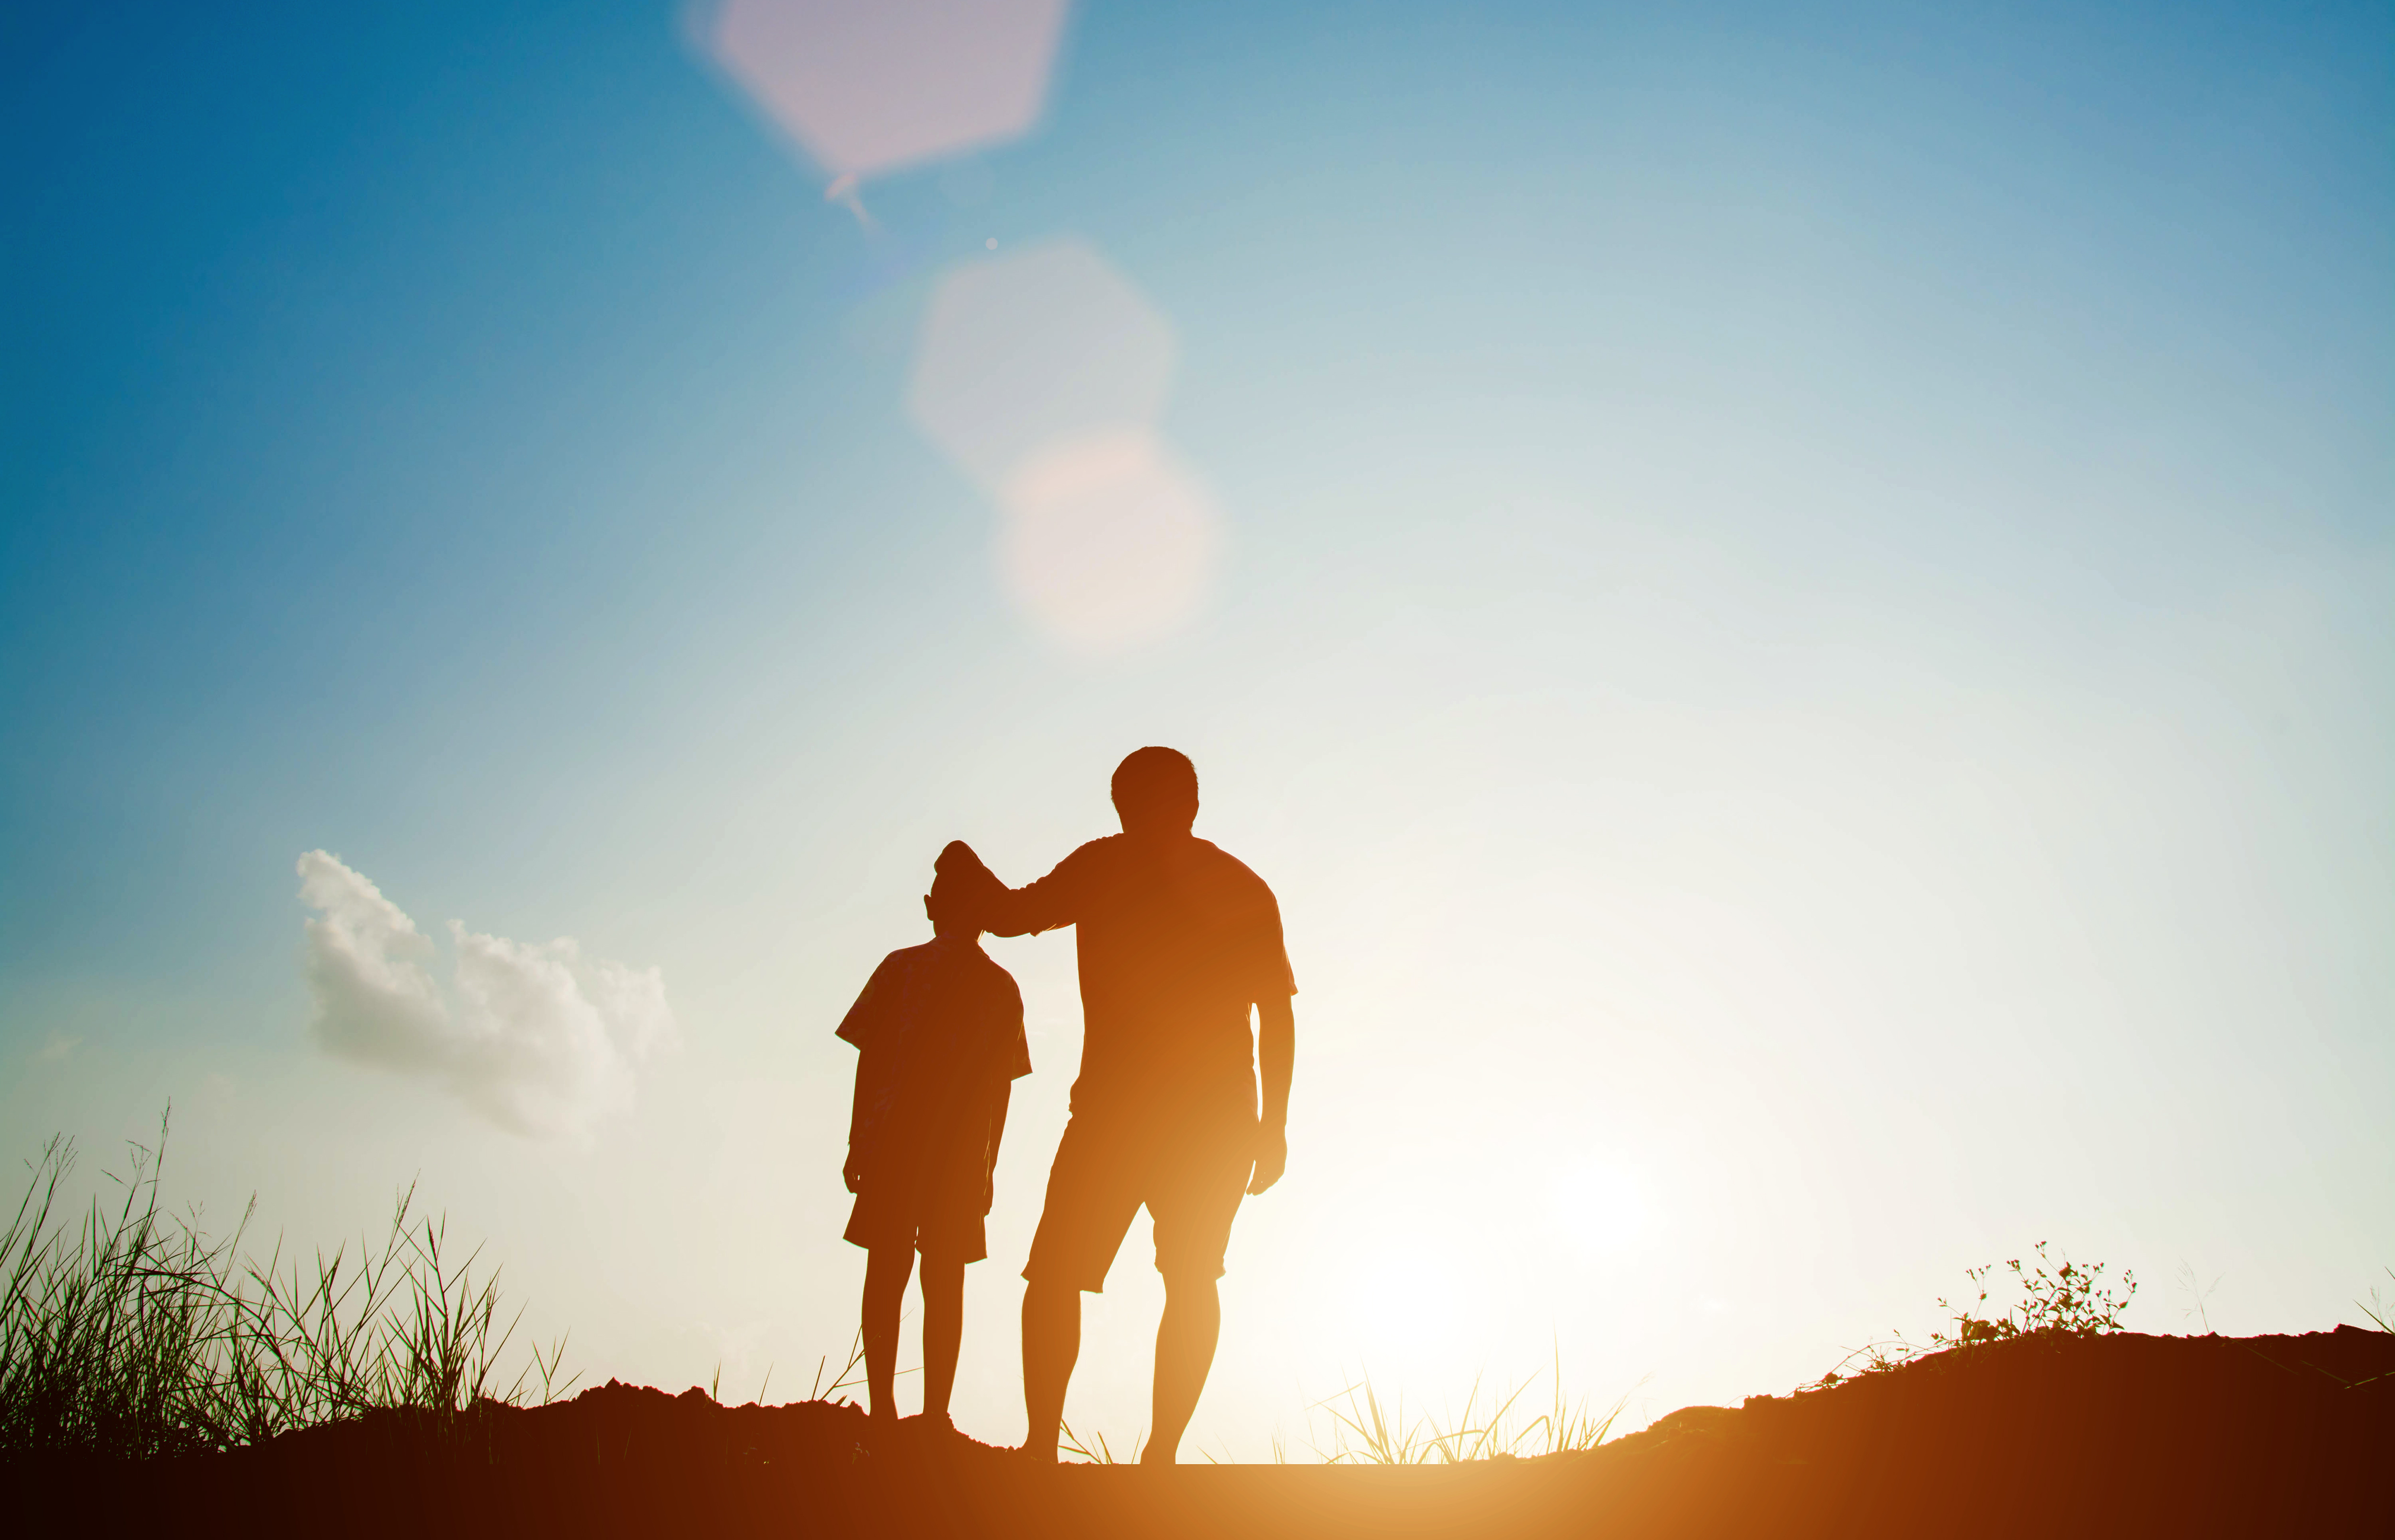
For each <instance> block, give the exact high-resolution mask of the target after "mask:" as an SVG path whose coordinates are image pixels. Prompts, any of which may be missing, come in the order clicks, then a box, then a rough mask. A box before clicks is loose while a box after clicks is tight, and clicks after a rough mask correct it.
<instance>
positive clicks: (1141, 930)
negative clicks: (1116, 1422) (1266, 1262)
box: [959, 748, 1297, 1465]
mask: <svg viewBox="0 0 2395 1540" xmlns="http://www.w3.org/2000/svg"><path fill="white" fill-rule="evenodd" d="M1114 803H1115V811H1116V813H1117V814H1118V816H1120V817H1121V819H1122V828H1123V831H1122V832H1121V833H1120V834H1116V835H1109V836H1107V837H1106V838H1105V839H1101V840H1092V841H1091V842H1090V843H1088V844H1085V845H1083V846H1081V847H1080V848H1079V849H1078V850H1076V851H1074V852H1073V853H1072V854H1071V855H1070V856H1065V859H1064V860H1063V861H1061V862H1059V863H1058V864H1057V867H1056V870H1053V871H1052V872H1050V873H1049V874H1048V875H1047V876H1045V877H1042V878H1041V879H1039V881H1038V882H1036V883H1032V884H1031V885H1030V886H1029V887H1025V888H1018V889H1012V890H1010V889H1008V888H1006V887H1005V886H1004V885H1003V884H1001V883H999V882H998V880H997V879H996V878H995V877H983V878H981V879H980V880H979V884H978V892H977V893H976V894H975V896H973V898H972V899H970V900H969V901H970V902H972V903H973V904H974V905H975V906H976V909H977V914H976V918H978V920H979V921H980V923H981V924H982V927H983V928H984V929H986V930H988V931H991V932H993V933H995V934H997V935H999V936H1023V935H1027V934H1031V933H1035V932H1039V931H1046V930H1054V929H1056V928H1057V927H1059V926H1063V925H1074V926H1077V927H1078V952H1079V963H1080V974H1081V1021H1082V1039H1081V1073H1080V1076H1079V1078H1078V1079H1077V1080H1076V1081H1074V1082H1073V1100H1072V1118H1071V1120H1070V1122H1067V1124H1066V1125H1065V1137H1064V1140H1063V1142H1062V1143H1060V1144H1059V1145H1058V1146H1057V1148H1056V1161H1055V1164H1054V1165H1053V1166H1052V1168H1051V1169H1050V1171H1049V1175H1048V1198H1047V1203H1046V1206H1045V1207H1044V1208H1043V1209H1042V1210H1041V1212H1040V1215H1039V1231H1038V1233H1037V1234H1036V1235H1035V1236H1034V1237H1033V1239H1032V1242H1031V1259H1030V1262H1029V1264H1028V1265H1027V1266H1026V1267H1025V1268H1024V1269H1023V1276H1024V1278H1025V1281H1026V1282H1027V1284H1028V1287H1027V1288H1025V1291H1024V1294H1023V1404H1024V1411H1025V1415H1026V1417H1027V1418H1028V1421H1029V1424H1030V1430H1029V1433H1028V1436H1027V1437H1026V1438H1025V1440H1024V1450H1025V1453H1026V1454H1030V1455H1032V1456H1034V1457H1036V1458H1038V1459H1040V1460H1045V1461H1052V1460H1054V1459H1055V1457H1056V1439H1057V1430H1058V1427H1059V1424H1060V1423H1061V1422H1062V1420H1063V1416H1064V1411H1065V1385H1066V1384H1067V1383H1068V1382H1069V1381H1070V1380H1071V1378H1072V1375H1073V1364H1074V1361H1076V1360H1077V1359H1078V1358H1079V1356H1080V1351H1081V1295H1082V1294H1084V1293H1087V1294H1096V1293H1098V1292H1100V1291H1101V1290H1102V1289H1103V1288H1104V1287H1105V1280H1106V1271H1107V1269H1108V1268H1110V1267H1111V1266H1112V1265H1113V1263H1114V1257H1115V1253H1116V1251H1117V1250H1118V1249H1119V1248H1120V1247H1121V1245H1122V1239H1123V1235H1124V1233H1125V1232H1126V1231H1128V1230H1129V1229H1130V1228H1131V1220H1132V1219H1133V1218H1134V1217H1135V1216H1136V1215H1138V1213H1139V1209H1140V1206H1141V1205H1142V1204H1143V1203H1144V1204H1145V1205H1146V1207H1147V1211H1148V1213H1149V1215H1151V1216H1152V1217H1153V1218H1154V1220H1155V1223H1156V1270H1157V1271H1158V1272H1159V1273H1161V1274H1163V1275H1164V1319H1163V1320H1162V1321H1159V1322H1158V1325H1157V1330H1156V1383H1155V1389H1154V1393H1153V1394H1154V1413H1153V1417H1152V1421H1151V1425H1150V1432H1149V1436H1148V1442H1147V1447H1146V1449H1145V1452H1143V1454H1141V1456H1140V1458H1141V1461H1142V1463H1143V1464H1153V1465H1171V1464H1172V1463H1173V1461H1174V1458H1175V1456H1176V1455H1177V1454H1179V1452H1180V1448H1181V1436H1182V1434H1183V1433H1184V1432H1185V1431H1186V1430H1187V1428H1188V1427H1189V1418H1190V1414H1192V1413H1194V1412H1196V1411H1197V1409H1198V1393H1199V1392H1200V1391H1202V1390H1203V1389H1205V1387H1206V1374H1207V1371H1208V1370H1210V1369H1211V1368H1212V1367H1213V1362H1214V1344H1215V1339H1216V1338H1217V1336H1218V1335H1219V1334H1221V1331H1222V1324H1223V1309H1222V1302H1221V1300H1220V1298H1219V1296H1218V1295H1217V1294H1216V1292H1215V1281H1217V1280H1218V1279H1220V1278H1221V1277H1222V1276H1223V1252H1224V1247H1225V1245H1227V1244H1228V1242H1229V1241H1230V1237H1231V1221H1232V1219H1233V1218H1234V1217H1235V1216H1236V1215H1237V1213H1238V1208H1239V1199H1240V1197H1241V1195H1242V1194H1244V1193H1253V1192H1262V1191H1264V1189H1265V1188H1269V1187H1271V1186H1272V1185H1273V1184H1274V1183H1275V1182H1277V1181H1278V1180H1280V1176H1281V1172H1282V1169H1283V1168H1284V1167H1285V1166H1286V1165H1287V1164H1288V1163H1289V1139H1288V1134H1287V1127H1288V1122H1289V1085H1290V1071H1291V1068H1292V1066H1293V1065H1294V1063H1295V1060H1296V1054H1297V1018H1296V1015H1295V1013H1294V1012H1293V1011H1292V1010H1291V1009H1290V996H1291V995H1293V994H1295V993H1296V992H1297V985H1296V983H1295V982H1294V981H1293V979H1292V978H1291V976H1290V967H1289V955H1288V953H1287V951H1286V950H1285V949H1283V947H1282V944H1281V928H1280V906H1279V905H1278V904H1277V902H1276V901H1275V900H1274V898H1273V894H1272V889H1270V888H1269V887H1266V886H1265V885H1264V879H1262V878H1260V877H1258V876H1257V875H1256V874H1255V873H1254V872H1252V871H1250V870H1248V869H1247V868H1246V867H1245V866H1243V865H1241V864H1240V863H1239V862H1238V861H1237V860H1235V859H1234V858H1233V857H1231V856H1228V855H1226V854H1224V852H1223V851H1222V850H1220V849H1218V848H1216V847H1215V846H1214V845H1213V844H1211V843H1209V842H1207V841H1205V840H1201V839H1198V837H1197V836H1196V835H1195V834H1192V833H1191V832H1190V825H1191V824H1192V823H1193V822H1194V821H1195V820H1196V819H1197V816H1198V771H1197V767H1196V766H1194V765H1192V764H1191V763H1189V760H1188V757H1187V756H1186V755H1184V754H1181V753H1179V752H1177V751H1175V750H1171V749H1157V748H1148V749H1141V750H1136V751H1135V752H1133V753H1132V754H1131V755H1130V756H1129V757H1128V758H1126V759H1125V760H1124V761H1123V762H1122V763H1121V765H1120V766H1118V768H1117V769H1116V771H1115V775H1114ZM959 864H960V865H961V864H962V862H961V859H960V860H959ZM971 865H972V867H973V868H979V867H980V862H979V861H978V860H977V859H976V860H974V861H973V862H972V863H971ZM984 870H986V869H984ZM1250 1006H1252V1007H1254V1009H1255V1012H1256V1017H1257V1022H1258V1029H1257V1032H1256V1035H1255V1037H1254V1038H1253V1039H1250V1036H1249V1030H1248V1020H1249V1015H1248V1013H1249V1009H1250ZM1259 1061H1261V1063H1262V1066H1263V1069H1264V1106H1263V1116H1262V1119H1261V1121H1259V1118H1258V1115H1257V1100H1256V1066H1257V1064H1258V1062H1259Z"/></svg>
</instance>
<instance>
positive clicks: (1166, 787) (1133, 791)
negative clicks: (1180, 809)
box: [1114, 745, 1198, 808]
mask: <svg viewBox="0 0 2395 1540" xmlns="http://www.w3.org/2000/svg"><path fill="white" fill-rule="evenodd" d="M1114 798H1115V805H1116V806H1117V807H1118V808H1119V807H1151V806H1154V805H1155V804H1157V803H1161V802H1167V801H1171V802H1179V801H1182V800H1184V799H1186V800H1188V801H1190V802H1195V801H1197V800H1198V767H1197V766H1196V765H1194V764H1192V763H1189V756H1188V755H1186V754H1184V753H1183V752H1182V751H1181V750H1178V749H1159V748H1157V747H1155V746H1154V745H1150V746H1149V747H1147V748H1145V749H1134V750H1131V752H1130V753H1128V754H1126V755H1124V756H1123V762H1122V763H1120V764H1118V765H1116V766H1115V780H1114Z"/></svg>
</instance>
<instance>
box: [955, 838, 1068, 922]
mask: <svg viewBox="0 0 2395 1540" xmlns="http://www.w3.org/2000/svg"><path fill="white" fill-rule="evenodd" d="M937 870H939V872H940V874H941V875H943V876H947V875H949V874H950V872H951V870H955V871H957V872H959V873H961V880H962V881H963V882H965V883H967V884H969V889H970V891H971V893H972V895H973V896H972V899H971V902H972V904H973V911H974V914H975V916H976V918H978V919H979V920H980V922H981V928H982V929H984V930H986V931H987V932H989V933H990V934H991V935H992V936H1032V935H1036V934H1037V933H1039V932H1040V931H1049V930H1054V929H1056V928H1057V927H1058V926H1060V925H1069V924H1071V923H1073V918H1074V916H1073V906H1072V902H1071V898H1070V896H1069V894H1068V893H1067V891H1066V889H1067V883H1065V881H1060V878H1061V877H1062V876H1063V873H1064V870H1065V869H1064V868H1063V867H1059V868H1057V870H1054V871H1052V872H1050V873H1049V874H1048V875H1047V876H1045V877H1042V878H1040V879H1039V881H1038V882H1036V883H1032V884H1031V885H1030V886H1029V887H1020V888H1011V887H1008V886H1007V885H1006V884H1005V883H1001V882H999V880H998V876H997V874H996V873H994V872H992V871H991V870H989V868H988V867H987V866H986V865H984V864H983V862H982V858H981V857H980V856H978V855H976V854H974V852H973V846H971V845H969V844H967V843H964V842H963V841H962V840H951V841H949V842H948V845H947V848H946V849H945V850H943V851H941V852H940V859H939V862H938V865H937Z"/></svg>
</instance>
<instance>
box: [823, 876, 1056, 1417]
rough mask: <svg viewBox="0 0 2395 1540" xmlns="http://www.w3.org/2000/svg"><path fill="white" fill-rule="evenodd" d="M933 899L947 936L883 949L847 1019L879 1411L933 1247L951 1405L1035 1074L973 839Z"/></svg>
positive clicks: (859, 1224) (929, 1359) (927, 1323)
mask: <svg viewBox="0 0 2395 1540" xmlns="http://www.w3.org/2000/svg"><path fill="white" fill-rule="evenodd" d="M933 870H934V871H935V873H936V875H935V876H934V877H933V882H932V891H931V892H930V893H929V894H927V895H925V896H924V898H923V912H924V913H925V914H926V915H927V916H929V917H930V919H931V922H932V931H933V936H932V939H931V940H930V941H928V942H926V943H924V944H923V945H921V946H920V947H907V948H905V949H902V950H899V951H894V952H892V953H891V954H890V955H889V956H887V957H885V958H883V959H882V960H881V964H880V966H879V967H877V968H875V969H874V970H873V976H872V977H871V978H870V979H868V980H867V982H866V986H865V992H864V993H862V994H860V995H858V996H857V997H856V1003H855V1004H853V1005H852V1006H850V1007H849V1011H848V1015H847V1016H846V1017H845V1018H843V1019H842V1020H841V1022H840V1031H839V1036H840V1038H841V1039H842V1040H843V1041H845V1042H850V1043H852V1044H853V1045H854V1046H855V1047H856V1049H857V1050H858V1054H857V1060H856V1095H855V1099H854V1101H853V1105H852V1108H851V1110H850V1114H849V1124H848V1160H847V1162H846V1163H845V1164H844V1165H843V1166H842V1167H841V1169H840V1175H841V1177H842V1178H843V1179H844V1180H845V1181H846V1182H847V1184H848V1190H849V1191H851V1192H853V1193H854V1194H856V1204H855V1207H854V1208H853V1210H852V1211H851V1212H850V1214H849V1218H848V1229H847V1231H846V1239H847V1240H848V1241H850V1242H851V1243H852V1244H854V1245H859V1246H863V1247H864V1248H865V1253H866V1261H865V1299H864V1306H863V1310H862V1316H863V1320H862V1322H861V1327H862V1335H863V1336H864V1339H865V1377H866V1386H867V1395H868V1397H869V1398H870V1405H871V1413H872V1417H873V1421H874V1423H875V1425H876V1426H879V1427H888V1426H890V1425H891V1424H893V1423H894V1422H895V1421H896V1419H897V1415H898V1404H897V1401H895V1400H894V1399H893V1393H892V1387H891V1381H892V1378H893V1374H894V1372H895V1370H896V1367H897V1359H898V1309H899V1306H900V1304H901V1303H902V1302H903V1300H904V1299H905V1297H906V1276H907V1274H908V1273H909V1272H910V1271H912V1270H913V1268H914V1263H915V1255H916V1253H918V1252H920V1253H921V1254H922V1257H923V1271H922V1294H923V1415H924V1417H925V1418H926V1419H927V1420H931V1421H933V1423H934V1425H935V1426H939V1427H953V1426H954V1425H953V1424H952V1423H950V1422H949V1420H948V1393H949V1391H950V1390H952V1389H953V1388H954V1387H955V1386H956V1381H957V1349H958V1347H959V1342H960V1341H961V1339H962V1337H963V1334H964V1300H965V1265H966V1264H967V1263H969V1262H978V1261H980V1260H981V1259H982V1258H983V1257H985V1256H986V1255H989V1246H988V1241H987V1239H986V1235H985V1232H984V1228H983V1221H984V1219H985V1218H986V1215H988V1213H989V1205H990V1198H991V1174H992V1172H993V1171H995V1170H996V1168H997V1165H998V1147H999V1140H1000V1139H1001V1138H1003V1137H1004V1136H1005V1134H1006V1109H1007V1102H1008V1100H1009V1099H1010V1095H1011V1092H1012V1086H1013V1082H1015V1081H1016V1080H1017V1079H1018V1078H1020V1077H1022V1076H1024V1075H1027V1074H1029V1073H1031V1055H1030V1050H1029V1047H1028V1046H1027V1045H1026V1044H1025V1042H1024V1038H1023V995H1022V992H1021V991H1020V990H1019V989H1016V988H1015V984H1014V977H1013V976H1012V974H1009V973H1008V972H1007V971H1006V970H1005V969H1004V968H1001V967H999V965H998V964H997V963H993V962H991V961H990V960H989V957H988V955H987V954H986V953H985V952H984V951H983V950H982V949H981V927H980V925H979V924H978V923H976V922H975V921H974V920H973V918H971V916H970V910H969V908H968V906H964V905H960V904H959V903H958V902H957V901H956V896H957V894H958V892H959V888H960V886H961V885H963V884H965V883H968V882H969V881H970V877H971V875H972V874H978V878H979V881H980V882H981V883H990V882H993V881H994V879H992V878H991V877H990V876H989V874H988V872H987V870H986V869H984V868H983V867H982V864H981V861H980V858H979V857H977V856H974V855H973V851H972V850H971V849H969V848H968V847H966V846H965V845H964V844H962V843H955V844H951V845H949V846H948V848H947V849H946V850H944V851H942V852H941V853H940V859H939V861H938V863H937V865H936V866H935V867H934V869H933Z"/></svg>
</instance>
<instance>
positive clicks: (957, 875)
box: [923, 840, 998, 941]
mask: <svg viewBox="0 0 2395 1540" xmlns="http://www.w3.org/2000/svg"><path fill="white" fill-rule="evenodd" d="M997 881H998V879H997V878H995V877H993V876H991V875H990V872H989V868H987V867H986V866H984V865H982V864H981V857H980V856H976V855H974V854H973V846H971V845H969V844H967V843H964V842H963V841H962V840H951V841H949V842H948V847H947V848H946V850H943V851H941V852H940V858H939V859H938V860H937V861H934V862H933V863H932V891H931V892H929V893H927V894H925V895H923V913H924V915H925V916H926V917H928V918H929V919H930V920H931V922H932V929H933V932H934V933H936V934H938V935H941V936H955V937H957V938H959V939H960V940H966V941H970V940H973V938H974V937H976V936H980V935H981V929H982V927H981V908H980V906H979V905H978V904H976V903H975V902H974V901H973V899H974V896H975V891H976V889H978V888H980V887H983V886H986V884H989V883H995V882H997Z"/></svg>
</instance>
